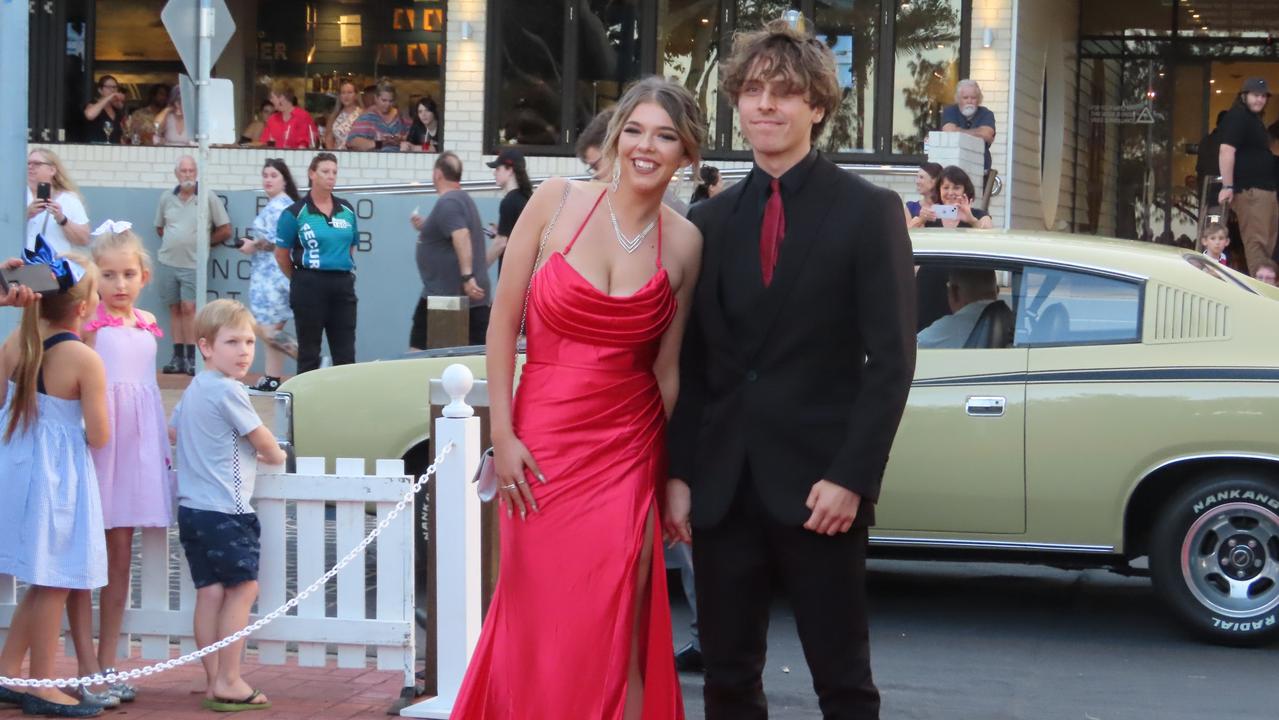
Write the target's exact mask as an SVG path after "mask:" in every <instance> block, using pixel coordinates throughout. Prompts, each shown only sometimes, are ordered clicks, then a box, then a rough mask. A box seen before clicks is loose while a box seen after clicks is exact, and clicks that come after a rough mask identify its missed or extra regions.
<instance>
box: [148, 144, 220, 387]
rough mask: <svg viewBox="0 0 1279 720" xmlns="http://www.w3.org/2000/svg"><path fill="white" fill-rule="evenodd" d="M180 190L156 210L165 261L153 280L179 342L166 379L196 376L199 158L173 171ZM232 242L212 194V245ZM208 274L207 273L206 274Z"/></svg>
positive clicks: (181, 161)
mask: <svg viewBox="0 0 1279 720" xmlns="http://www.w3.org/2000/svg"><path fill="white" fill-rule="evenodd" d="M173 174H174V176H175V177H177V179H178V184H177V187H175V188H173V189H172V190H165V191H164V193H163V194H161V195H160V204H159V207H157V208H156V211H155V232H156V234H157V235H159V236H160V238H161V244H160V256H159V257H158V258H157V260H158V261H159V262H157V263H156V265H155V276H154V278H153V281H154V283H155V288H156V290H158V291H159V293H160V301H161V302H163V303H164V304H165V305H166V306H167V307H168V308H169V336H170V337H172V338H173V358H172V359H170V360H169V363H168V364H167V365H165V366H164V369H163V370H164V372H165V373H166V374H170V375H173V374H182V373H186V374H187V375H194V374H195V273H196V267H195V257H196V255H195V245H196V240H195V237H196V231H195V227H196V225H195V223H196V204H195V202H196V197H197V195H196V180H197V174H198V172H197V170H196V165H195V158H193V157H191V156H190V155H183V156H182V157H180V158H178V164H177V166H176V167H174V168H173ZM229 237H231V218H229V217H228V216H227V212H226V207H224V206H223V205H222V200H221V199H219V198H218V196H217V195H214V194H213V193H209V243H210V244H212V245H217V244H218V243H220V242H222V241H224V240H226V239H227V238H229ZM206 272H207V271H206Z"/></svg>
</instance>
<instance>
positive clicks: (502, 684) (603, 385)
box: [451, 194, 684, 720]
mask: <svg viewBox="0 0 1279 720" xmlns="http://www.w3.org/2000/svg"><path fill="white" fill-rule="evenodd" d="M600 198H601V199H602V198H603V195H602V194H601V195H600ZM598 207H599V200H596V202H595V206H594V207H593V208H592V209H591V213H590V214H588V215H587V216H586V220H584V221H583V222H582V225H581V226H579V227H578V229H577V232H576V233H575V234H574V236H573V239H572V241H570V242H569V244H568V246H567V247H565V248H564V251H563V253H558V252H557V253H552V254H551V256H550V257H549V258H548V259H547V260H546V262H545V264H544V265H543V266H542V268H541V269H540V270H538V271H537V272H536V273H535V274H534V276H533V279H532V281H531V286H530V291H529V301H528V318H527V321H526V325H527V327H526V335H527V342H528V344H527V352H528V356H527V363H526V364H525V365H524V372H523V375H522V376H521V378H520V383H519V389H518V391H517V392H516V396H515V403H514V408H513V422H514V429H515V432H516V434H517V435H518V436H519V438H520V440H521V441H523V442H524V444H525V445H526V446H527V447H528V449H529V451H530V452H531V453H532V454H533V457H534V458H535V459H536V460H537V462H538V465H539V467H540V468H541V470H542V473H543V474H544V475H545V476H546V479H547V484H545V485H543V484H541V483H539V482H538V481H537V480H536V479H535V478H534V477H533V476H532V474H529V475H528V477H527V480H528V481H529V483H530V484H531V485H532V488H533V493H534V495H535V497H536V498H537V502H538V505H539V507H540V508H541V512H540V513H532V512H530V513H529V516H528V520H527V521H521V520H520V518H519V516H518V514H517V515H516V516H515V517H514V518H513V519H507V517H506V514H505V512H503V513H501V518H502V519H501V571H500V576H499V579H498V583H497V590H496V593H495V594H494V596H493V601H492V603H491V604H490V606H489V611H488V615H487V617H486V618H485V621H484V629H483V632H482V633H481V634H480V639H479V644H478V645H477V647H476V649H475V656H474V657H473V658H472V660H471V664H470V667H469V668H467V672H466V679H465V680H464V681H463V683H462V689H461V692H460V693H459V696H458V700H457V704H456V705H455V706H454V709H453V713H452V715H451V717H452V718H453V719H454V720H621V718H622V713H623V710H624V708H625V702H626V692H627V669H628V664H629V661H630V655H631V642H632V636H633V625H634V621H635V617H636V615H635V613H636V608H635V604H636V598H635V593H636V585H637V580H638V578H637V575H638V573H637V565H638V561H639V558H640V549H641V547H642V543H645V542H647V543H648V544H649V545H650V547H651V548H652V561H651V564H650V568H649V575H650V577H649V583H648V591H647V592H646V593H645V594H644V596H643V597H642V598H640V599H639V603H640V607H639V609H638V612H639V617H640V622H639V633H638V635H637V637H638V642H639V644H640V648H639V657H640V668H641V673H642V676H643V678H644V713H643V719H644V720H681V719H682V718H683V717H684V703H683V700H682V698H681V697H680V686H679V680H678V677H677V676H676V673H675V665H674V660H673V653H674V649H673V647H672V638H671V615H670V606H669V604H668V599H667V594H666V592H667V591H666V572H665V568H664V563H663V559H662V552H661V532H660V529H659V528H660V527H661V523H660V520H659V519H658V517H657V500H656V497H657V496H656V492H657V489H658V488H659V487H661V486H662V485H663V484H664V483H665V481H666V474H667V460H666V442H665V439H664V435H665V429H666V414H665V411H664V409H663V405H662V398H661V394H660V393H659V391H658V386H657V379H656V377H655V376H654V375H653V362H654V360H655V359H656V357H657V352H658V345H659V343H660V341H661V337H662V334H663V332H665V330H666V328H667V327H668V326H669V325H670V323H671V320H672V318H673V317H674V316H675V306H676V301H675V296H674V293H673V292H672V290H671V286H670V280H669V278H668V277H667V275H666V270H664V269H663V268H662V261H661V256H662V251H661V247H662V239H661V238H662V234H661V224H660V220H659V224H658V227H657V238H658V239H657V248H658V249H657V272H656V273H655V274H654V275H653V277H652V278H651V279H650V280H649V281H648V282H647V283H646V284H645V285H644V286H643V287H642V288H640V289H639V290H637V291H636V292H635V293H634V294H632V295H629V296H625V297H613V296H609V295H605V294H604V293H602V292H600V291H599V290H598V289H597V288H595V287H594V286H592V285H591V284H590V283H589V282H587V280H586V279H585V278H583V277H582V275H581V274H579V273H578V272H577V270H575V269H574V268H573V267H572V266H571V265H570V264H569V262H568V259H567V255H568V253H570V252H571V251H572V248H573V244H574V243H576V242H577V239H578V236H580V235H581V234H582V229H583V228H584V227H585V226H586V222H587V221H589V220H590V217H591V215H593V214H594V212H595V209H596V208H598ZM650 513H653V515H654V526H653V527H654V534H653V535H652V536H650V537H645V536H644V526H645V522H646V520H647V518H648V516H649V514H650Z"/></svg>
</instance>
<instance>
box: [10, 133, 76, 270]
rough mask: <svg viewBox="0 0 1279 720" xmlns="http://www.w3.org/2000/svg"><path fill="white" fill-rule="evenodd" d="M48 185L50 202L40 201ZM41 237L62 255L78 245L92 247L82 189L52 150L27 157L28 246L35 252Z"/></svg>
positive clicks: (38, 151) (35, 151) (33, 153)
mask: <svg viewBox="0 0 1279 720" xmlns="http://www.w3.org/2000/svg"><path fill="white" fill-rule="evenodd" d="M46 183H47V184H48V186H49V188H48V190H49V195H48V199H47V200H41V199H39V195H41V194H42V193H41V185H43V184H46ZM37 235H43V236H44V240H45V242H47V243H48V244H49V247H51V248H53V251H54V252H55V253H57V254H59V255H61V254H63V253H66V252H67V251H69V250H71V248H72V246H75V245H88V244H89V215H88V213H86V212H85V210H84V201H83V200H81V199H80V188H78V187H77V186H76V184H75V181H74V180H72V179H71V176H70V175H69V174H67V168H66V166H64V165H63V164H62V159H61V158H59V157H58V155H57V154H56V153H55V152H53V151H52V150H47V149H45V148H36V149H34V150H32V151H31V152H30V153H28V154H27V237H26V244H25V245H24V247H26V249H28V250H33V249H35V246H36V245H35V241H36V236H37Z"/></svg>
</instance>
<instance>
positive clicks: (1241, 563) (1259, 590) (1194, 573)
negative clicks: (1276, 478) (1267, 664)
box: [1150, 474, 1279, 645]
mask: <svg viewBox="0 0 1279 720" xmlns="http://www.w3.org/2000/svg"><path fill="white" fill-rule="evenodd" d="M1150 574H1151V579H1152V580H1153V582H1154V585H1155V589H1156V591H1157V592H1158V594H1159V595H1160V597H1161V598H1162V599H1163V601H1164V602H1165V603H1166V604H1167V605H1168V607H1169V608H1170V609H1171V610H1172V611H1173V613H1174V614H1175V615H1176V616H1177V617H1178V618H1179V619H1180V620H1181V621H1182V622H1183V623H1185V624H1186V625H1187V626H1188V627H1189V628H1190V629H1191V630H1192V631H1193V632H1194V633H1196V634H1198V635H1200V636H1203V637H1205V638H1207V639H1210V640H1212V641H1214V642H1220V643H1227V644H1232V645H1258V644H1261V643H1265V642H1270V641H1272V640H1274V639H1275V638H1276V637H1277V636H1279V484H1276V483H1274V482H1273V481H1268V480H1265V479H1263V478H1261V477H1257V476H1255V475H1234V474H1231V475H1214V476H1210V477H1205V478H1203V479H1201V480H1199V481H1197V482H1194V483H1192V484H1191V485H1190V486H1189V487H1187V488H1186V489H1184V490H1183V491H1182V492H1180V493H1178V494H1177V495H1176V496H1175V497H1173V498H1172V499H1171V500H1169V501H1168V502H1167V503H1166V504H1165V505H1164V506H1163V508H1162V509H1161V511H1160V513H1159V517H1158V519H1157V521H1156V522H1155V525H1154V528H1153V530H1152V531H1151V537H1150Z"/></svg>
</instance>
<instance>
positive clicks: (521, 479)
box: [511, 478, 528, 487]
mask: <svg viewBox="0 0 1279 720" xmlns="http://www.w3.org/2000/svg"><path fill="white" fill-rule="evenodd" d="M515 485H528V481H527V480H525V479H523V478H520V479H519V480H516V481H515ZM515 485H512V486H511V487H515Z"/></svg>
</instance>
